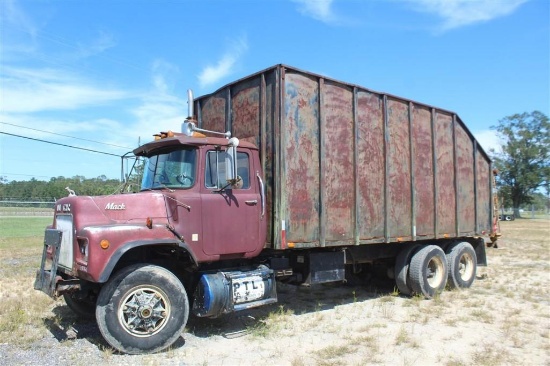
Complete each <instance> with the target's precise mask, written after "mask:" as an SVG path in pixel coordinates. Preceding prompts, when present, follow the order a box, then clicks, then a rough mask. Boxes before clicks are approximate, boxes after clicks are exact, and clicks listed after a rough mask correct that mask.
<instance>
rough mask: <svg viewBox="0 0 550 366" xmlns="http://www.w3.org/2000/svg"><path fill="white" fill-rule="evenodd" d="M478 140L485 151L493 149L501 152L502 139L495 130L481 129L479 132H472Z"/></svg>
mask: <svg viewBox="0 0 550 366" xmlns="http://www.w3.org/2000/svg"><path fill="white" fill-rule="evenodd" d="M472 133H473V134H474V137H475V138H476V140H477V142H478V143H479V144H480V145H481V147H482V148H483V150H485V152H487V153H488V152H489V150H491V149H493V150H495V151H496V152H497V153H498V152H501V144H502V141H500V139H499V138H498V136H497V135H496V133H495V131H493V130H481V131H477V132H472Z"/></svg>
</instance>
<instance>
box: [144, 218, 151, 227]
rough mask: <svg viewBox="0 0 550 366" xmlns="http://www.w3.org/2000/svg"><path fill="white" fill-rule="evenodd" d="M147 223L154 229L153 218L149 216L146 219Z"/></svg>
mask: <svg viewBox="0 0 550 366" xmlns="http://www.w3.org/2000/svg"><path fill="white" fill-rule="evenodd" d="M145 225H147V227H148V228H149V229H152V228H153V219H152V218H150V217H148V218H147V220H146V221H145Z"/></svg>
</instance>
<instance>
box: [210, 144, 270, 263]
mask: <svg viewBox="0 0 550 366" xmlns="http://www.w3.org/2000/svg"><path fill="white" fill-rule="evenodd" d="M224 154H226V153H225V152H224V151H222V150H208V151H206V154H205V156H204V158H205V170H204V172H205V174H204V181H203V187H202V192H201V200H202V223H203V230H202V235H203V240H202V242H203V248H204V249H203V250H204V253H205V254H207V255H228V254H240V253H246V252H252V251H254V250H256V249H258V246H260V245H263V243H259V233H260V215H261V202H260V193H259V188H258V184H257V182H256V180H255V179H254V175H253V172H254V169H253V166H251V164H252V159H251V156H250V154H249V153H248V152H247V151H238V152H237V174H238V175H239V177H240V178H241V180H240V182H239V184H237V185H236V186H233V187H232V186H228V184H227V182H226V180H225V155H224Z"/></svg>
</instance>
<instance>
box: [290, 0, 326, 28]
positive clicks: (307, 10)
mask: <svg viewBox="0 0 550 366" xmlns="http://www.w3.org/2000/svg"><path fill="white" fill-rule="evenodd" d="M293 1H294V2H295V3H298V4H299V7H298V11H300V13H302V14H303V15H306V16H309V17H312V18H313V19H316V20H320V21H322V22H324V23H332V22H334V21H335V20H336V17H335V16H334V14H333V12H332V9H331V6H332V1H333V0H293Z"/></svg>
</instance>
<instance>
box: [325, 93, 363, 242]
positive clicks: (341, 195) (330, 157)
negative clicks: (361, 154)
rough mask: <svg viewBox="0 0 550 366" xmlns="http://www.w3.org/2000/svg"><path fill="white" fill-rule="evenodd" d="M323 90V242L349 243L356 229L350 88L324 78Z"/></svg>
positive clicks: (351, 97)
mask: <svg viewBox="0 0 550 366" xmlns="http://www.w3.org/2000/svg"><path fill="white" fill-rule="evenodd" d="M322 93H323V98H322V108H323V112H322V113H321V116H322V120H321V124H322V126H321V132H322V137H321V138H322V141H323V144H322V148H321V151H322V152H323V156H321V168H322V169H323V171H322V174H321V177H322V178H321V179H322V181H321V192H322V194H323V195H324V198H323V199H322V201H321V202H322V204H323V207H322V210H321V212H322V214H324V215H325V217H324V221H323V222H324V223H325V225H324V226H325V227H324V230H325V233H324V234H325V235H324V239H325V243H324V244H325V245H327V246H328V245H331V244H334V245H343V244H352V243H353V242H354V229H355V193H354V187H355V179H354V171H355V169H354V168H355V167H354V158H353V154H354V142H353V136H354V133H353V127H354V126H353V91H352V89H351V88H349V87H345V86H342V85H338V84H334V83H330V82H325V83H324V87H323V88H322ZM321 230H323V227H321ZM322 244H323V243H321V245H322Z"/></svg>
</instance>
